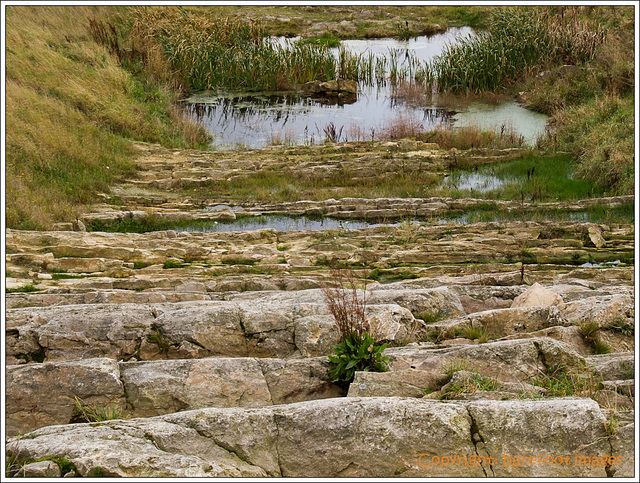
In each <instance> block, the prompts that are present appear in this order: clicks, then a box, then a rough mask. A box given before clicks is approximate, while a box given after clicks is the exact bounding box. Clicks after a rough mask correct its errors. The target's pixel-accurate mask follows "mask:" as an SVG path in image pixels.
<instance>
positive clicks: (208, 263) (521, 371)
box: [5, 142, 635, 477]
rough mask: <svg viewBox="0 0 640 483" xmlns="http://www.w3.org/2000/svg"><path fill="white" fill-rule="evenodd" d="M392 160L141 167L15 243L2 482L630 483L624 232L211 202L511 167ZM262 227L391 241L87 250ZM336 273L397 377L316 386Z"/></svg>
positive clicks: (373, 210)
mask: <svg viewBox="0 0 640 483" xmlns="http://www.w3.org/2000/svg"><path fill="white" fill-rule="evenodd" d="M388 146H390V147H392V148H393V149H392V150H391V151H390V152H391V154H389V155H385V156H380V155H379V153H377V154H376V153H375V152H368V151H367V150H366V149H365V148H361V149H360V151H358V149H355V150H353V149H352V150H349V149H344V150H343V154H344V155H343V156H340V155H337V156H336V155H334V154H332V155H326V154H323V153H322V150H320V149H319V150H318V152H317V153H316V155H314V154H313V152H312V151H309V150H302V149H300V150H298V151H294V152H293V154H292V155H291V156H289V157H288V158H286V157H283V156H277V155H275V154H274V153H277V152H278V149H281V148H270V149H265V150H260V151H249V152H245V153H214V154H212V153H208V152H196V151H193V152H173V151H168V150H164V149H162V148H159V147H157V146H151V145H140V146H139V147H140V149H141V151H142V153H143V155H142V157H141V159H140V166H141V172H140V173H139V176H138V177H137V178H136V179H134V180H129V181H127V182H124V183H123V184H122V185H121V186H118V187H116V188H115V189H114V190H112V193H111V194H110V195H108V196H107V195H105V196H104V197H103V201H104V202H101V203H97V204H96V205H95V206H93V207H92V208H91V209H90V210H88V211H87V213H86V214H85V215H84V216H83V217H81V218H80V220H79V221H76V222H75V223H69V224H60V225H58V226H57V227H56V228H57V230H56V231H48V232H33V231H17V230H7V233H6V247H7V255H6V268H7V273H8V278H7V292H8V293H7V294H6V299H5V300H6V334H5V335H6V338H5V341H6V342H5V344H6V346H5V347H6V363H7V366H6V370H5V375H6V414H5V416H6V431H7V438H8V439H7V450H8V451H9V453H8V455H9V458H10V466H9V474H10V475H11V476H14V475H16V476H27V477H38V476H64V475H68V476H89V477H91V476H122V477H160V476H180V477H198V476H244V477H260V476H271V477H280V476H284V477H339V476H348V477H391V476H400V477H444V476H456V477H475V476H479V477H483V476H487V477H494V476H495V477H503V476H514V477H587V476H589V477H611V476H613V477H633V476H634V464H635V462H634V450H635V448H634V421H635V417H634V407H635V380H634V374H635V366H634V325H635V322H634V309H635V306H634V281H635V280H634V267H633V253H634V236H635V234H634V227H633V225H631V224H606V225H605V224H595V223H586V222H569V221H567V222H533V221H527V222H518V221H510V222H500V223H497V222H490V223H474V224H468V225H459V224H438V223H434V222H433V219H434V217H437V216H439V215H441V214H442V213H446V212H450V211H452V210H454V211H455V210H458V211H462V212H464V211H465V210H469V209H472V208H473V207H474V206H477V205H479V204H482V205H483V206H484V209H490V208H491V206H489V208H487V204H489V205H490V204H491V203H493V204H494V205H495V206H496V207H497V208H498V207H499V208H500V209H506V210H509V209H518V210H521V211H526V210H529V209H539V208H540V206H541V205H544V204H541V203H538V204H531V205H529V204H527V203H524V202H515V201H514V202H491V201H487V200H475V199H463V200H453V199H450V198H402V197H393V198H379V197H375V198H359V197H353V196H351V197H346V198H345V196H343V195H344V194H349V193H348V192H346V191H344V190H343V191H341V190H340V189H336V190H334V192H333V193H334V194H335V196H332V197H331V198H330V199H329V198H322V196H320V195H318V196H317V197H316V198H315V199H308V200H304V199H300V200H292V201H278V200H271V201H270V200H268V199H257V198H252V199H246V200H242V199H238V198H237V197H234V198H231V197H230V195H229V193H226V194H225V193H217V194H216V192H215V187H216V186H220V185H217V184H216V183H220V182H226V183H228V182H229V180H234V179H236V178H238V179H243V177H245V178H246V177H248V176H254V177H255V176H257V177H259V176H265V177H268V176H269V173H273V172H283V171H287V170H288V172H290V175H291V176H310V177H311V178H314V179H317V180H327V179H329V180H331V179H337V178H336V176H339V173H344V172H348V173H349V176H351V177H354V178H356V179H361V180H362V184H363V185H366V184H367V183H368V182H370V181H371V179H372V178H376V177H380V176H394V175H397V176H400V175H402V173H401V172H400V171H401V170H405V171H406V170H409V172H420V173H421V176H423V175H424V173H426V172H433V173H435V174H437V173H441V172H442V170H443V169H447V166H449V165H450V163H451V160H452V156H455V157H456V159H457V158H458V157H465V156H466V159H467V161H469V160H471V161H473V162H474V163H489V162H501V161H503V160H506V159H512V158H513V156H515V155H517V151H514V150H506V151H499V152H498V151H496V152H492V151H487V150H485V151H482V150H475V151H469V152H466V153H465V152H459V153H453V154H452V153H451V152H440V151H438V149H437V146H434V145H424V144H422V145H419V144H416V143H410V142H409V143H405V144H403V143H402V142H401V143H389V144H388ZM334 151H335V150H334ZM354 153H355V154H354ZM338 154H340V151H339V150H338ZM292 163H293V165H294V167H295V169H293V168H292V167H291V166H292ZM412 170H413V171H412ZM296 173H297V174H296ZM435 174H434V175H435ZM367 180H369V181H367ZM225 186H229V185H225ZM345 189H346V188H345ZM189 190H191V194H189V193H190V191H189ZM212 193H213V194H212ZM322 193H325V192H324V191H323V192H322ZM311 198H313V197H311ZM631 199H632V197H631ZM628 201H629V199H628V198H624V197H621V198H604V199H590V200H582V201H577V202H571V203H564V204H562V205H560V204H553V203H548V204H547V208H548V209H553V208H554V207H555V208H557V209H564V210H569V211H571V210H576V211H577V210H581V209H584V208H585V207H588V206H593V205H604V206H605V207H612V208H613V207H615V206H618V205H619V204H621V203H624V202H628ZM215 205H222V206H221V207H219V209H216V210H211V209H207V207H211V206H215ZM497 208H496V209H497ZM260 214H262V215H264V214H269V215H273V214H276V215H288V216H293V215H308V216H311V215H312V216H323V215H326V216H331V217H335V218H338V219H341V220H345V221H346V222H348V221H350V220H372V221H381V222H383V224H382V225H380V226H372V227H369V228H364V229H357V230H352V229H349V228H348V224H345V225H344V226H341V227H339V228H336V229H327V230H317V231H278V230H274V229H261V230H254V231H233V232H212V233H202V232H188V231H180V229H178V228H176V229H162V230H156V231H151V232H147V233H115V232H102V231H84V229H85V228H86V226H89V227H91V226H95V225H92V224H95V223H96V222H99V223H102V224H103V225H101V226H109V224H117V223H122V222H130V223H131V222H135V221H136V220H137V221H141V220H145V219H148V218H149V217H150V216H152V217H153V219H154V221H155V222H158V221H160V222H163V223H166V222H181V221H185V220H187V221H189V220H210V221H211V222H215V221H223V220H225V221H228V220H233V219H236V218H238V217H240V216H246V217H251V216H255V215H260ZM406 218H411V219H412V220H413V221H412V222H404V223H402V222H399V223H395V224H394V223H393V222H395V221H398V220H402V219H406ZM385 223H386V224H385ZM586 262H593V263H586ZM585 263H586V265H585ZM336 267H337V268H342V269H350V270H353V271H354V273H355V274H356V275H357V276H358V277H360V278H361V283H362V285H361V290H360V292H359V293H360V294H361V295H365V294H366V298H367V315H368V318H369V320H371V321H374V322H375V323H376V324H377V325H378V326H379V327H380V330H379V338H380V339H382V340H384V341H386V342H387V343H388V347H387V349H386V350H385V354H386V355H388V356H389V358H390V370H389V371H388V372H384V373H372V372H358V373H356V377H355V380H354V382H353V383H351V385H350V386H349V387H344V386H339V385H336V384H333V383H331V381H330V380H329V377H328V374H327V370H328V367H329V366H328V361H327V354H329V353H331V348H332V345H333V344H335V343H336V342H337V331H336V328H335V324H334V321H333V318H332V316H331V315H330V313H329V310H328V308H327V306H326V303H325V299H324V295H323V292H322V287H323V286H325V285H326V284H330V283H331V282H332V281H333V280H334V279H335V276H336V275H335V270H336ZM365 287H366V292H364V291H363V290H362V288H365ZM81 409H82V410H81ZM92 411H93V412H95V413H99V414H97V416H96V417H90V416H91V415H90V414H88V413H90V412H92ZM88 416H89V417H88ZM112 417H117V419H111V418H112ZM83 421H84V422H83ZM87 421H88V422H87ZM534 459H535V461H534Z"/></svg>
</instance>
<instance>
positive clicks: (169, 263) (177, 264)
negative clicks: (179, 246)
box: [162, 260, 186, 269]
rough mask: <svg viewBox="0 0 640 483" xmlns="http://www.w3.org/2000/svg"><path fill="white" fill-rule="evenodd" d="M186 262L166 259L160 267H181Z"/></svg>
mask: <svg viewBox="0 0 640 483" xmlns="http://www.w3.org/2000/svg"><path fill="white" fill-rule="evenodd" d="M185 265H186V264H185V263H184V262H176V261H175V260H166V261H165V262H164V264H163V265H162V268H165V269H168V268H183V267H184V266H185Z"/></svg>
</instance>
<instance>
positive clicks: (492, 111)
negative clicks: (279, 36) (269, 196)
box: [186, 27, 546, 149]
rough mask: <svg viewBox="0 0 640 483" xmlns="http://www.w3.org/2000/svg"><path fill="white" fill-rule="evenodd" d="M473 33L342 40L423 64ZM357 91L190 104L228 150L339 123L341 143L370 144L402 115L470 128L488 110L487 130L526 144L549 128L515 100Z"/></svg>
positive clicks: (382, 88)
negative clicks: (500, 102) (447, 99)
mask: <svg viewBox="0 0 640 483" xmlns="http://www.w3.org/2000/svg"><path fill="white" fill-rule="evenodd" d="M468 35H473V30H472V29H471V28H469V27H461V28H452V29H449V30H447V31H446V32H445V33H442V34H438V35H434V36H432V37H418V38H417V39H411V40H409V41H401V40H396V39H368V40H344V41H342V45H343V47H344V48H346V49H348V50H351V51H352V52H354V53H356V54H360V53H365V54H366V53H369V52H370V53H373V54H374V55H387V56H388V55H390V53H391V52H393V55H395V56H396V57H397V59H398V61H399V63H400V65H402V63H403V62H404V60H405V58H406V54H407V52H410V53H411V54H412V55H413V56H414V57H415V58H417V59H419V60H420V61H421V62H424V61H426V60H429V59H432V58H433V57H434V56H435V55H438V54H440V53H441V52H442V50H443V48H444V46H445V44H447V43H453V42H455V41H456V39H458V38H461V37H466V36H468ZM335 51H336V52H337V49H335ZM358 89H359V91H358V94H357V96H356V98H355V100H352V101H348V100H344V99H333V100H329V99H327V98H321V97H308V96H304V95H301V94H296V93H291V92H260V93H248V92H231V91H223V90H219V91H215V92H213V91H209V92H200V93H196V94H194V95H192V96H191V97H189V98H188V99H187V100H186V107H187V110H188V111H189V112H190V114H191V115H192V116H193V117H194V118H195V119H196V120H198V121H200V122H201V123H202V124H203V125H204V126H205V128H206V129H207V130H208V131H209V132H211V133H212V134H213V135H214V136H215V139H214V141H213V144H214V145H215V146H216V147H218V148H222V149H224V148H234V147H238V146H246V147H263V146H266V145H269V144H278V143H287V144H316V143H321V142H323V141H324V140H325V138H326V137H327V136H326V133H325V128H327V126H329V125H331V124H333V126H335V129H336V133H337V134H338V135H339V140H340V141H366V140H371V139H372V138H375V139H378V138H379V137H380V134H381V133H382V132H383V131H384V130H385V129H386V128H389V127H390V125H392V124H394V123H395V122H398V121H399V120H400V119H401V120H402V122H403V123H411V124H412V125H414V126H421V127H422V128H423V129H432V128H434V127H436V126H437V125H441V126H451V125H454V126H456V125H461V126H462V125H468V124H469V123H471V122H472V121H473V119H474V116H476V118H477V119H479V120H483V114H482V113H483V112H486V113H487V114H486V116H487V117H488V118H491V119H492V121H491V125H490V126H488V127H498V128H499V127H500V125H502V124H507V125H509V126H513V127H514V129H516V130H517V132H519V133H521V134H523V135H524V136H525V139H526V140H527V141H528V142H532V141H535V136H536V135H537V133H541V132H544V127H545V123H546V117H545V116H542V115H533V114H532V113H529V111H526V110H525V109H523V108H521V107H520V106H519V105H518V104H517V103H515V102H509V103H506V104H505V105H504V106H499V107H497V108H496V106H492V105H483V104H479V103H476V104H474V105H472V106H469V107H468V108H465V109H462V110H460V111H461V112H459V113H457V114H456V113H454V112H453V111H452V110H449V109H447V108H443V107H442V106H436V105H435V104H432V105H431V104H429V103H426V101H418V102H415V101H414V100H412V97H411V96H406V95H398V90H394V89H393V88H392V86H391V85H389V84H388V83H387V84H386V85H370V86H366V85H364V84H362V83H361V84H360V85H359V87H358ZM483 106H484V107H483ZM458 110H459V109H458ZM454 114H455V117H454ZM530 114H531V115H530Z"/></svg>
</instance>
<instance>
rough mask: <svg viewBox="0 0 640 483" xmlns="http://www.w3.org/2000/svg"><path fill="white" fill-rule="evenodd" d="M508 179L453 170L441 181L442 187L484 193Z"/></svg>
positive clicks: (496, 187) (498, 186) (475, 172)
mask: <svg viewBox="0 0 640 483" xmlns="http://www.w3.org/2000/svg"><path fill="white" fill-rule="evenodd" d="M507 181H508V180H505V179H500V178H498V177H497V176H493V175H491V174H488V173H479V172H477V171H454V172H453V173H451V175H449V176H447V177H446V178H445V179H444V182H443V183H442V186H443V187H446V188H453V189H459V190H471V191H479V192H481V193H485V192H487V191H491V190H495V189H498V188H500V187H501V186H502V185H504V184H505V183H506V182H507Z"/></svg>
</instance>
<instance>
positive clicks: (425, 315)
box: [415, 310, 444, 324]
mask: <svg viewBox="0 0 640 483" xmlns="http://www.w3.org/2000/svg"><path fill="white" fill-rule="evenodd" d="M415 318H416V319H422V320H423V321H424V323H425V324H433V323H434V322H438V321H440V320H442V319H443V318H444V315H443V314H442V312H441V311H440V310H437V311H429V310H425V311H424V312H419V313H418V314H416V315H415Z"/></svg>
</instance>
